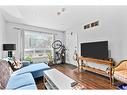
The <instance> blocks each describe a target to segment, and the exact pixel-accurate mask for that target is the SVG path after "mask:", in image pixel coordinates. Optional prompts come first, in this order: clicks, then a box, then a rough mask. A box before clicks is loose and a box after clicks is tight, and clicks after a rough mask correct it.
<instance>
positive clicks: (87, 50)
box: [81, 41, 108, 60]
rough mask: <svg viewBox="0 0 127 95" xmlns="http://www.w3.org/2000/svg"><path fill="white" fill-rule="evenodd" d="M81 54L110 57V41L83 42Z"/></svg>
mask: <svg viewBox="0 0 127 95" xmlns="http://www.w3.org/2000/svg"><path fill="white" fill-rule="evenodd" d="M81 56H83V57H89V58H95V59H102V60H106V59H108V41H100V42H90V43H81Z"/></svg>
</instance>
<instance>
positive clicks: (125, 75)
mask: <svg viewBox="0 0 127 95" xmlns="http://www.w3.org/2000/svg"><path fill="white" fill-rule="evenodd" d="M114 77H115V78H116V79H118V80H121V81H123V82H125V83H127V70H120V71H115V72H114Z"/></svg>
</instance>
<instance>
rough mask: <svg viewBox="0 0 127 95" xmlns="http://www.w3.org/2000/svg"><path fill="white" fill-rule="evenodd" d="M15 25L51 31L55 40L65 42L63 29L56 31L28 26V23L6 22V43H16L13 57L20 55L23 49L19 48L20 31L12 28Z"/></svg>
mask: <svg viewBox="0 0 127 95" xmlns="http://www.w3.org/2000/svg"><path fill="white" fill-rule="evenodd" d="M15 27H17V28H23V29H28V30H35V31H39V32H46V33H52V34H54V35H55V40H61V41H62V42H63V43H65V41H64V32H63V31H57V30H52V29H47V28H42V27H36V26H30V25H25V24H18V23H10V22H7V25H6V43H14V44H16V51H15V57H17V58H19V57H20V53H23V51H22V50H20V39H19V37H20V36H21V33H20V32H21V31H20V30H17V29H14V28H15ZM5 56H7V54H5Z"/></svg>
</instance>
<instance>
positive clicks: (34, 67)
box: [13, 63, 50, 75]
mask: <svg viewBox="0 0 127 95" xmlns="http://www.w3.org/2000/svg"><path fill="white" fill-rule="evenodd" d="M49 68H50V67H49V66H48V65H47V64H45V63H37V64H31V65H29V66H26V67H23V68H21V69H19V70H17V71H15V72H14V73H13V75H19V74H24V73H33V72H38V71H43V70H46V69H49Z"/></svg>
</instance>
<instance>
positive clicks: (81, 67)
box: [77, 56, 113, 84]
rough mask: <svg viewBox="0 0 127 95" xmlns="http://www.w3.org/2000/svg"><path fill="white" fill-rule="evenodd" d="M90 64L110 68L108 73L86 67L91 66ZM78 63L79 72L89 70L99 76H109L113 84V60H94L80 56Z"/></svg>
mask: <svg viewBox="0 0 127 95" xmlns="http://www.w3.org/2000/svg"><path fill="white" fill-rule="evenodd" d="M84 61H85V63H84ZM89 62H92V63H95V64H103V65H107V66H108V67H109V70H108V71H103V70H100V69H97V68H96V67H94V68H93V67H90V66H88V65H85V64H89ZM77 63H78V70H79V71H81V70H88V71H91V72H95V73H97V74H101V75H104V76H107V77H109V79H110V84H112V66H113V61H112V60H111V59H110V60H100V59H94V58H88V57H82V56H80V57H78V60H77Z"/></svg>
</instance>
